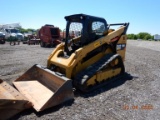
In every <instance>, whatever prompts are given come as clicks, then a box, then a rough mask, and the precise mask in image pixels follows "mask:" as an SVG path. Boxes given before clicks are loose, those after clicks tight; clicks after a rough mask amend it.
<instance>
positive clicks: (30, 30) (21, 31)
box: [19, 28, 36, 33]
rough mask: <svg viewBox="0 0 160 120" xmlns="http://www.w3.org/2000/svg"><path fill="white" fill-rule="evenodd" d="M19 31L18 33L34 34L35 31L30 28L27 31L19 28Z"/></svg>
mask: <svg viewBox="0 0 160 120" xmlns="http://www.w3.org/2000/svg"><path fill="white" fill-rule="evenodd" d="M19 31H20V33H28V32H33V33H35V32H36V30H35V29H32V28H28V29H24V28H20V29H19Z"/></svg>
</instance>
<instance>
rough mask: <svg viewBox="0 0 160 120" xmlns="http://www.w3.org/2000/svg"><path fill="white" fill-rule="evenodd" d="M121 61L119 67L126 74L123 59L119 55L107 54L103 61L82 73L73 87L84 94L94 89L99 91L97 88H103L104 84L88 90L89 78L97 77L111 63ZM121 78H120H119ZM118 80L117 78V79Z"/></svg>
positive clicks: (75, 80)
mask: <svg viewBox="0 0 160 120" xmlns="http://www.w3.org/2000/svg"><path fill="white" fill-rule="evenodd" d="M117 58H118V59H119V66H120V67H121V68H122V73H124V65H123V61H122V58H121V56H120V55H119V54H107V55H106V56H104V57H103V58H102V59H100V60H99V61H97V62H96V63H94V64H93V65H91V66H89V67H88V68H86V69H85V70H83V71H82V72H80V73H79V74H78V75H77V76H76V77H75V79H74V81H73V85H74V86H75V87H76V88H78V89H79V90H81V91H82V92H89V91H92V90H94V89H97V87H101V86H102V85H105V84H104V83H103V84H102V85H100V84H98V85H94V86H93V87H92V88H86V82H87V80H88V79H89V78H91V77H92V76H93V75H95V74H96V73H97V72H98V71H101V70H103V69H104V68H105V67H106V66H107V65H108V64H109V63H110V62H111V61H113V60H115V59H117ZM118 77H119V76H118ZM115 78H116V77H115Z"/></svg>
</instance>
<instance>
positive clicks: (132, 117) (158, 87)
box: [0, 40, 160, 120]
mask: <svg viewBox="0 0 160 120" xmlns="http://www.w3.org/2000/svg"><path fill="white" fill-rule="evenodd" d="M52 50H53V49H52V48H41V47H40V46H39V45H31V46H29V45H24V44H21V45H16V46H10V45H9V44H5V45H0V78H1V79H3V80H5V81H7V82H8V83H11V82H12V81H13V80H15V79H16V78H18V77H19V76H21V75H22V74H23V73H24V72H25V71H26V70H27V69H29V68H30V67H31V66H33V65H34V64H40V65H44V66H45V65H46V62H47V58H48V56H49V54H50V53H51V52H52ZM125 68H126V74H125V77H124V78H123V79H122V80H120V81H119V82H114V83H112V84H110V85H108V86H107V87H103V88H101V89H98V90H96V91H94V92H92V93H90V94H85V95H84V94H82V93H79V92H75V99H74V100H72V101H68V102H66V103H64V104H61V105H59V106H56V107H52V108H50V109H47V110H45V111H43V112H40V113H37V112H36V111H35V110H33V109H29V110H25V111H23V112H22V113H20V114H18V115H16V116H15V117H13V118H12V119H13V120H15V119H18V120H28V119H39V120H45V119H53V120H63V119H67V120H90V119H92V120H127V119H128V120H160V42H154V41H133V40H128V45H127V52H126V61H125Z"/></svg>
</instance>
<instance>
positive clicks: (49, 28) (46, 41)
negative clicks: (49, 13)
mask: <svg viewBox="0 0 160 120" xmlns="http://www.w3.org/2000/svg"><path fill="white" fill-rule="evenodd" d="M38 36H39V38H40V45H41V47H47V46H55V45H57V44H59V43H61V41H62V37H61V36H60V29H59V28H58V27H55V26H54V25H48V24H46V25H44V26H42V27H41V29H40V30H39V32H38Z"/></svg>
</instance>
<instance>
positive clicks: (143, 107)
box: [122, 104, 154, 110]
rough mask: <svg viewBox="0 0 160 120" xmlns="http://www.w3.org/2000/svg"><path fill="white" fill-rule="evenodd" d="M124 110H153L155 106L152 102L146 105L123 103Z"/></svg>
mask: <svg viewBox="0 0 160 120" xmlns="http://www.w3.org/2000/svg"><path fill="white" fill-rule="evenodd" d="M122 109H123V110H153V109H154V107H153V105H151V104H146V105H123V106H122Z"/></svg>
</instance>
